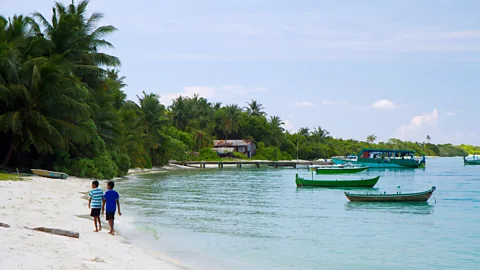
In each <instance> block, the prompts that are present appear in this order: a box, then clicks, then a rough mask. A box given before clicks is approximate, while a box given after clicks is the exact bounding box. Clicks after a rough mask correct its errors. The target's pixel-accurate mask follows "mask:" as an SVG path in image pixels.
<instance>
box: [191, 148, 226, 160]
mask: <svg viewBox="0 0 480 270" xmlns="http://www.w3.org/2000/svg"><path fill="white" fill-rule="evenodd" d="M196 160H201V161H215V160H221V158H220V157H219V156H218V155H217V152H215V151H213V150H212V149H210V148H202V149H200V154H199V155H198V156H197V157H196Z"/></svg>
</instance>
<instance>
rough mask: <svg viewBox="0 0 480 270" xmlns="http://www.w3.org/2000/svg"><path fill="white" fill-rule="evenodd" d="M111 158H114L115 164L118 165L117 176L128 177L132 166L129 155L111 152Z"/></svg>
mask: <svg viewBox="0 0 480 270" xmlns="http://www.w3.org/2000/svg"><path fill="white" fill-rule="evenodd" d="M110 156H111V157H112V160H113V162H115V165H117V168H118V171H117V176H124V175H127V174H128V169H130V166H131V162H130V158H129V157H128V155H127V154H124V153H118V152H111V153H110Z"/></svg>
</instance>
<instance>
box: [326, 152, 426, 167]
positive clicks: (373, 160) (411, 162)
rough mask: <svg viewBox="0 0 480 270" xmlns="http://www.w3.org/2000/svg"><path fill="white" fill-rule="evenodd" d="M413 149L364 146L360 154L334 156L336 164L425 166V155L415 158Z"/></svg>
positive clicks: (333, 159)
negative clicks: (343, 156)
mask: <svg viewBox="0 0 480 270" xmlns="http://www.w3.org/2000/svg"><path fill="white" fill-rule="evenodd" d="M414 154H415V151H413V150H396V149H377V148H364V149H362V150H361V151H360V152H359V153H358V155H356V156H355V155H349V156H348V157H347V158H339V157H332V161H333V163H335V164H344V163H353V164H359V165H362V166H369V167H370V168H425V165H426V161H425V156H423V157H422V158H421V159H416V158H415V155H414Z"/></svg>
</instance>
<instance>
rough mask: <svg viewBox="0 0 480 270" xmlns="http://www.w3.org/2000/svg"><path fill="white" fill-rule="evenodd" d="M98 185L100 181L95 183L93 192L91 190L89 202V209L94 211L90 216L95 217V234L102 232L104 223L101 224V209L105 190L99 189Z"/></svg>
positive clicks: (93, 183)
mask: <svg viewBox="0 0 480 270" xmlns="http://www.w3.org/2000/svg"><path fill="white" fill-rule="evenodd" d="M98 185H99V183H98V181H93V182H92V190H90V193H89V194H88V195H89V196H90V199H89V200H88V208H89V209H92V211H91V212H90V216H92V217H93V223H94V224H95V232H98V231H101V230H102V223H101V222H100V208H102V199H103V190H102V189H101V188H99V187H98ZM97 221H98V227H97Z"/></svg>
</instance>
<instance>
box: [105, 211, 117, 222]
mask: <svg viewBox="0 0 480 270" xmlns="http://www.w3.org/2000/svg"><path fill="white" fill-rule="evenodd" d="M105 216H106V217H107V220H110V219H111V220H114V219H115V212H107V213H106V214H105Z"/></svg>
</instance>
